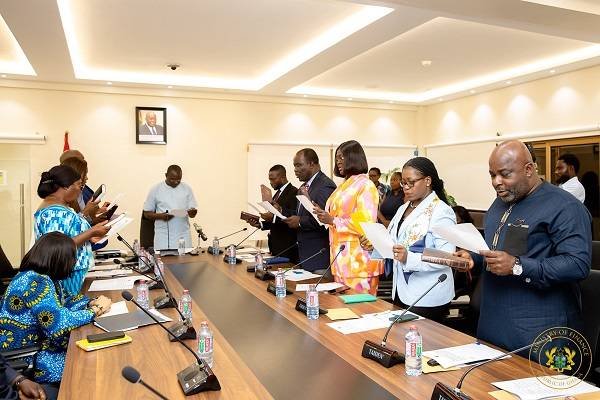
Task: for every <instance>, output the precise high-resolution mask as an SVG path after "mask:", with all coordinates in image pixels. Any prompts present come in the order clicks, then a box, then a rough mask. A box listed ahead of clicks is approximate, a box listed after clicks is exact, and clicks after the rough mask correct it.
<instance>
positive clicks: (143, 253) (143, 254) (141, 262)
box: [137, 247, 148, 272]
mask: <svg viewBox="0 0 600 400" xmlns="http://www.w3.org/2000/svg"><path fill="white" fill-rule="evenodd" d="M137 255H138V269H139V270H140V271H142V272H145V271H146V269H148V267H146V263H145V262H144V261H146V250H145V249H144V248H143V247H140V248H139V249H138V251H137Z"/></svg>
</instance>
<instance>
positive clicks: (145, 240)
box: [140, 211, 154, 249]
mask: <svg viewBox="0 0 600 400" xmlns="http://www.w3.org/2000/svg"><path fill="white" fill-rule="evenodd" d="M140 246H141V247H143V248H144V249H147V248H150V247H154V221H152V220H149V219H148V218H146V217H144V212H143V211H142V219H141V221H140Z"/></svg>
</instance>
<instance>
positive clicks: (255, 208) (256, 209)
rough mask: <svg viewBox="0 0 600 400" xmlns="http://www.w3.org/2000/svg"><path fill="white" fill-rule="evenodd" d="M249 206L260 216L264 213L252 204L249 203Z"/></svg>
mask: <svg viewBox="0 0 600 400" xmlns="http://www.w3.org/2000/svg"><path fill="white" fill-rule="evenodd" d="M248 205H249V206H250V207H251V208H252V209H253V210H254V211H256V212H257V213H258V214H260V213H262V211H261V210H260V209H259V208H258V207H256V206H255V205H254V204H252V203H250V202H248Z"/></svg>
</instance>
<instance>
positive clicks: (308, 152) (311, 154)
mask: <svg viewBox="0 0 600 400" xmlns="http://www.w3.org/2000/svg"><path fill="white" fill-rule="evenodd" d="M298 154H301V155H302V156H303V157H304V159H305V160H306V162H309V163H313V164H318V163H319V156H318V155H317V152H316V151H314V150H313V149H311V148H308V147H307V148H305V149H302V150H299V151H298Z"/></svg>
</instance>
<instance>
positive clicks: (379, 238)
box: [360, 222, 394, 259]
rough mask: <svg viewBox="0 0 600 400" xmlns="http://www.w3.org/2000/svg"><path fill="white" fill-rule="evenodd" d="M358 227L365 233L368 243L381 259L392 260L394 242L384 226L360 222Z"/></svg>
mask: <svg viewBox="0 0 600 400" xmlns="http://www.w3.org/2000/svg"><path fill="white" fill-rule="evenodd" d="M360 226H361V227H362V228H363V230H364V231H365V236H367V239H369V242H371V244H372V245H373V247H374V248H375V250H377V252H378V253H379V254H381V256H382V257H383V258H390V259H393V258H394V251H393V247H394V240H393V239H392V237H391V236H390V233H389V232H388V230H387V228H386V227H385V226H383V225H382V224H377V223H374V222H361V224H360Z"/></svg>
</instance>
